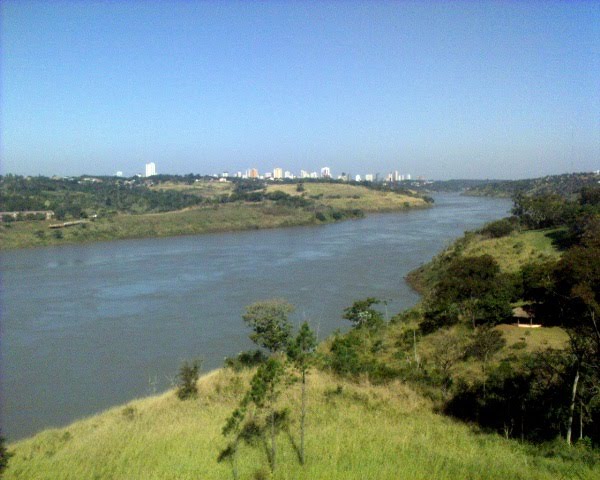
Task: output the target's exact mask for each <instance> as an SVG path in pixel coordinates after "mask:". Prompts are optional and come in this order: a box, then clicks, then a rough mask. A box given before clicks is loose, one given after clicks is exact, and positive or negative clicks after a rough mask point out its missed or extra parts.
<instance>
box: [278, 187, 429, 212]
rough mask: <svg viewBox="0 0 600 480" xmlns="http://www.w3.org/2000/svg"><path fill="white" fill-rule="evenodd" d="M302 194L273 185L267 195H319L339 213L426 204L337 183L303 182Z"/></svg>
mask: <svg viewBox="0 0 600 480" xmlns="http://www.w3.org/2000/svg"><path fill="white" fill-rule="evenodd" d="M303 185H304V192H298V191H297V190H296V185H295V184H274V185H269V186H268V187H267V191H268V192H274V191H276V190H280V191H282V192H285V193H287V194H288V195H302V194H305V195H306V196H307V197H308V198H311V197H316V196H321V195H322V197H320V198H319V199H318V200H317V201H318V202H319V203H321V204H324V205H325V206H328V207H331V208H335V209H338V210H347V209H355V208H358V209H360V210H363V211H365V212H389V211H394V210H401V209H405V208H412V207H425V206H427V203H426V202H425V201H424V200H423V199H421V198H418V197H412V196H408V195H401V194H397V193H392V192H381V191H378V190H373V189H370V188H367V187H363V186H361V185H348V184H339V183H310V182H308V183H304V184H303Z"/></svg>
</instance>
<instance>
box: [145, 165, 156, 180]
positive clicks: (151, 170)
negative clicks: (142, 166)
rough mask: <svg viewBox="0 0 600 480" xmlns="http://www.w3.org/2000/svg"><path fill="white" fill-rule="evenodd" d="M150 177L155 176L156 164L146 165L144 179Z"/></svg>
mask: <svg viewBox="0 0 600 480" xmlns="http://www.w3.org/2000/svg"><path fill="white" fill-rule="evenodd" d="M152 175H156V164H155V163H154V162H150V163H147V164H146V177H151V176H152Z"/></svg>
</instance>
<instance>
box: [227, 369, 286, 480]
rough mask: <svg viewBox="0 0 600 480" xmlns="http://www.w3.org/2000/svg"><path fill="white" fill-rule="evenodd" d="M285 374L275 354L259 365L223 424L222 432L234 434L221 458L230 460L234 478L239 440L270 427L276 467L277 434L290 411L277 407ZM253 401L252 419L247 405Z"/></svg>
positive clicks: (271, 453) (272, 461)
mask: <svg viewBox="0 0 600 480" xmlns="http://www.w3.org/2000/svg"><path fill="white" fill-rule="evenodd" d="M284 376H285V367H284V365H283V363H282V362H281V361H280V360H279V359H277V358H275V357H271V358H269V359H268V360H267V361H266V362H265V363H263V364H262V365H260V366H259V367H258V369H257V370H256V373H255V374H254V376H253V377H252V380H251V381H250V389H249V390H248V391H247V392H246V394H245V395H244V397H243V398H242V401H241V402H240V405H239V407H238V408H236V409H235V410H234V411H233V413H232V414H231V415H230V416H229V418H228V419H227V421H226V423H225V426H224V427H223V430H222V433H223V435H224V436H228V435H233V437H234V438H233V441H232V442H231V443H229V445H228V446H227V447H226V448H225V449H224V450H222V451H221V453H220V454H219V457H218V460H219V461H223V460H226V459H227V460H231V462H232V468H233V475H234V479H237V466H236V455H237V450H238V446H239V442H240V440H245V441H246V442H248V443H251V442H252V441H253V440H254V439H255V438H257V437H263V436H264V435H266V434H267V433H266V432H267V431H268V436H269V440H270V445H269V447H268V448H267V456H268V458H269V465H270V467H271V471H275V467H276V458H277V448H276V437H277V433H279V431H280V430H281V428H282V425H283V424H284V422H285V420H286V419H287V412H286V411H285V410H277V408H276V407H277V400H278V399H279V396H280V394H281V385H282V383H283V379H284ZM251 404H253V405H254V406H255V407H256V411H255V415H254V417H253V418H252V419H251V420H249V421H246V414H247V411H248V407H249V406H250V405H251ZM261 414H263V416H264V423H263V424H259V423H258V420H259V419H260V417H261Z"/></svg>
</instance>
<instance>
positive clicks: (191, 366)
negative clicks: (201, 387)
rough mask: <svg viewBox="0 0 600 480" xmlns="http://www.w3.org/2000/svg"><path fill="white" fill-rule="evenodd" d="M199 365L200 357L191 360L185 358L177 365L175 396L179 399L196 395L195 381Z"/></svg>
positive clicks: (200, 362)
mask: <svg viewBox="0 0 600 480" xmlns="http://www.w3.org/2000/svg"><path fill="white" fill-rule="evenodd" d="M201 367H202V361H201V360H200V359H196V360H194V361H192V362H188V361H187V360H186V361H184V362H183V363H182V364H181V367H179V373H178V374H177V397H178V398H179V399H180V400H187V399H189V398H196V397H197V396H198V386H197V384H196V383H197V382H198V377H199V375H200V368H201Z"/></svg>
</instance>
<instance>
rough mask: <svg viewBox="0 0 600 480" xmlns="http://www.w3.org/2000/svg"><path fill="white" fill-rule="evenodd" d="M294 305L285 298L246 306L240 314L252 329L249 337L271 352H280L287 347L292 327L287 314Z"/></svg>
mask: <svg viewBox="0 0 600 480" xmlns="http://www.w3.org/2000/svg"><path fill="white" fill-rule="evenodd" d="M293 311H294V306H293V305H291V304H290V303H288V302H286V301H285V300H281V299H273V300H265V301H262V302H256V303H253V304H252V305H249V306H248V307H246V313H245V314H244V315H243V316H242V318H243V319H244V321H245V322H246V324H247V325H248V326H249V327H250V328H251V329H252V330H253V333H251V334H250V339H251V340H252V341H253V342H254V343H256V344H257V345H259V346H261V347H263V348H266V349H267V350H268V351H269V352H271V353H277V352H282V351H284V350H285V348H286V347H287V344H288V342H289V339H290V335H291V330H292V327H291V325H290V323H289V321H288V315H289V314H290V313H292V312H293Z"/></svg>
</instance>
